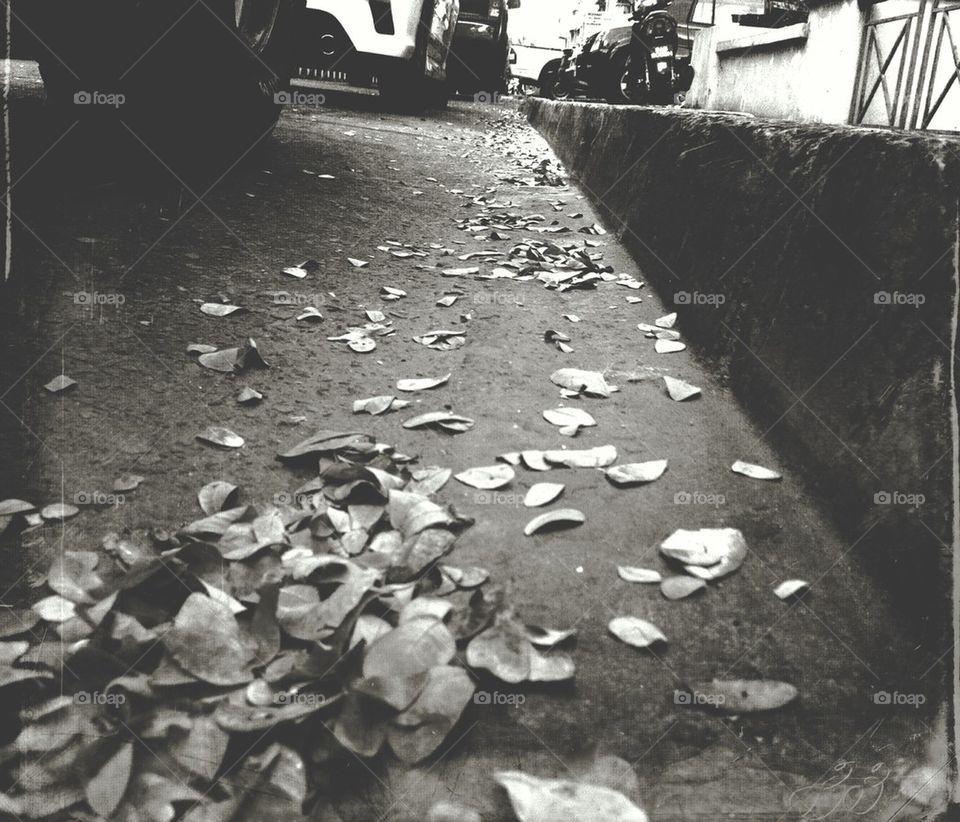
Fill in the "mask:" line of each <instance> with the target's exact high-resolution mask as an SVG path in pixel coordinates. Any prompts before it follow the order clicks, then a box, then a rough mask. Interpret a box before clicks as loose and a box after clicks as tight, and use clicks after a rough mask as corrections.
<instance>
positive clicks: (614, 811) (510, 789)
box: [495, 771, 649, 822]
mask: <svg viewBox="0 0 960 822" xmlns="http://www.w3.org/2000/svg"><path fill="white" fill-rule="evenodd" d="M495 778H496V780H497V782H498V783H499V784H500V785H502V786H503V787H504V788H505V789H506V791H507V794H508V795H509V797H510V803H511V805H512V806H513V812H514V813H515V814H516V816H517V819H518V820H519V822H578V820H586V819H589V820H590V822H649V820H648V818H647V815H646V814H645V813H644V812H643V811H642V810H640V808H638V807H637V806H636V805H634V804H633V803H632V802H631V801H630V800H629V799H627V798H626V797H625V796H624V795H623V794H622V793H619V792H618V791H614V790H611V789H610V788H605V787H602V786H600V785H585V784H581V783H579V782H572V781H570V780H567V779H541V778H539V777H535V776H530V775H528V774H525V773H521V772H520V771H498V772H497V774H496V777H495Z"/></svg>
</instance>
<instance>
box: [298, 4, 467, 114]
mask: <svg viewBox="0 0 960 822" xmlns="http://www.w3.org/2000/svg"><path fill="white" fill-rule="evenodd" d="M459 10H460V0H307V12H306V19H305V22H304V29H303V31H302V32H301V37H302V39H301V41H300V52H301V53H300V60H299V62H300V65H301V66H303V67H306V68H318V69H324V70H328V71H341V72H345V73H346V74H347V77H348V79H349V80H350V82H352V83H355V84H357V85H367V84H368V83H369V82H370V81H371V80H372V79H373V78H376V79H377V83H378V86H379V88H380V94H381V96H383V97H385V98H387V99H388V100H389V101H390V102H391V103H393V104H396V105H400V106H402V107H404V108H424V107H427V106H430V105H437V104H440V105H442V104H443V103H444V102H445V101H446V92H445V86H446V76H447V74H446V72H447V57H448V56H449V53H450V44H451V42H452V40H453V32H454V28H455V26H456V23H457V17H458V14H459Z"/></svg>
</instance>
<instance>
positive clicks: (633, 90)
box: [621, 0, 693, 105]
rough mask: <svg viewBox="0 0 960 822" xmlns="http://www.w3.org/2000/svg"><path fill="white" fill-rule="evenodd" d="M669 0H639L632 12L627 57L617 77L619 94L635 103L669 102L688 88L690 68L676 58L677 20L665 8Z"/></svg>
mask: <svg viewBox="0 0 960 822" xmlns="http://www.w3.org/2000/svg"><path fill="white" fill-rule="evenodd" d="M670 3H671V0H640V2H639V3H638V4H637V7H636V9H635V10H634V12H633V20H634V24H633V37H632V39H631V42H630V60H629V63H628V65H627V71H626V72H625V73H624V75H623V78H622V80H621V84H622V85H621V91H622V92H623V96H624V97H625V98H626V99H628V100H632V101H633V102H635V103H641V104H644V103H646V104H653V105H670V104H671V103H673V102H674V101H675V99H676V95H677V94H679V93H682V92H686V91H689V89H690V86H691V85H692V84H693V68H692V67H691V66H690V65H689V64H688V63H684V62H681V61H679V60H678V59H677V52H678V50H679V47H680V37H679V34H678V32H677V21H676V20H675V19H674V17H673V15H671V14H670V13H669V12H668V11H667V10H666V9H667V6H669V5H670Z"/></svg>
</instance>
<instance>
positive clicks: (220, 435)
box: [197, 425, 244, 448]
mask: <svg viewBox="0 0 960 822" xmlns="http://www.w3.org/2000/svg"><path fill="white" fill-rule="evenodd" d="M197 439H198V440H200V441H201V442H205V443H209V444H210V445H217V446H219V447H221V448H243V444H244V439H243V437H241V436H240V435H239V434H235V433H234V432H233V431H231V430H230V429H229V428H223V427H222V426H218V425H211V426H210V427H209V428H207V429H206V430H204V431H202V432H201V433H199V434H197Z"/></svg>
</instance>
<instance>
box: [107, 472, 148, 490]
mask: <svg viewBox="0 0 960 822" xmlns="http://www.w3.org/2000/svg"><path fill="white" fill-rule="evenodd" d="M146 479H147V478H146V477H142V476H140V475H139V474H123V475H122V476H119V477H117V478H116V479H115V480H114V481H113V490H114V491H118V492H120V493H127V492H129V491H136V490H137V488H139V487H140V486H141V485H142V484H143V483H144V482H146Z"/></svg>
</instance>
